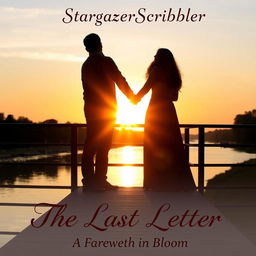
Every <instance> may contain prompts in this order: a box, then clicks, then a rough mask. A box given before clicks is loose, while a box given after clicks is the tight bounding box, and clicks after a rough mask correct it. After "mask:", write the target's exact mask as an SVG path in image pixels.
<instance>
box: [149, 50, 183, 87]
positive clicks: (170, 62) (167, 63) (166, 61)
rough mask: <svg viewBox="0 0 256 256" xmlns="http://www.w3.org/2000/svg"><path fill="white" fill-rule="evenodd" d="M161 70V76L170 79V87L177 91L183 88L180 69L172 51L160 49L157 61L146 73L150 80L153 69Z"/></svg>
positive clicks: (156, 57)
mask: <svg viewBox="0 0 256 256" xmlns="http://www.w3.org/2000/svg"><path fill="white" fill-rule="evenodd" d="M155 67H157V68H159V69H158V70H160V72H161V75H164V77H167V78H168V79H170V85H171V86H172V87H173V88H176V89H177V90H180V88H181V86H182V80H181V75H180V71H179V68H178V66H177V64H176V61H175V59H174V57H173V54H172V52H171V51H170V50H168V49H166V48H160V49H158V51H157V53H156V56H155V60H154V61H153V62H152V63H151V64H150V65H149V67H148V69H147V73H146V77H147V78H148V77H149V75H150V73H151V71H152V70H153V68H155Z"/></svg>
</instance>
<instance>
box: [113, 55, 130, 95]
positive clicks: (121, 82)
mask: <svg viewBox="0 0 256 256" xmlns="http://www.w3.org/2000/svg"><path fill="white" fill-rule="evenodd" d="M109 64H110V69H111V74H112V79H113V81H114V82H115V83H116V84H117V86H118V88H119V89H120V90H121V91H122V93H123V94H124V95H125V96H126V97H127V98H128V99H132V98H133V97H134V93H133V91H132V90H131V88H130V86H129V84H128V83H127V81H126V79H125V78H124V77H123V75H122V74H121V72H120V71H119V69H118V67H117V66H116V64H115V62H114V61H113V60H112V59H111V58H109Z"/></svg>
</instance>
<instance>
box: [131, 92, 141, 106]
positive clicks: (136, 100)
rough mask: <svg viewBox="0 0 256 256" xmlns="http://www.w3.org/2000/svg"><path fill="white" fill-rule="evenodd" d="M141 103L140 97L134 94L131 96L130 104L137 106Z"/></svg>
mask: <svg viewBox="0 0 256 256" xmlns="http://www.w3.org/2000/svg"><path fill="white" fill-rule="evenodd" d="M140 101H141V97H139V96H138V94H137V95H135V94H133V96H132V97H131V98H130V102H131V103H132V104H134V105H136V104H138V103H139V102H140Z"/></svg>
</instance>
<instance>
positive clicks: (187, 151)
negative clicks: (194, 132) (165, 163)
mask: <svg viewBox="0 0 256 256" xmlns="http://www.w3.org/2000/svg"><path fill="white" fill-rule="evenodd" d="M189 141H190V138H189V128H185V156H186V159H187V162H188V163H189Z"/></svg>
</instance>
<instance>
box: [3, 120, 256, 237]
mask: <svg viewBox="0 0 256 256" xmlns="http://www.w3.org/2000/svg"><path fill="white" fill-rule="evenodd" d="M1 126H4V127H6V128H8V127H10V128H14V127H15V126H17V127H45V128H47V127H59V128H60V127H66V128H69V130H70V142H69V143H17V142H13V143H10V142H8V143H3V142H0V147H1V146H7V145H8V146H69V147H70V153H71V161H70V163H51V162H48V163H47V162H43V163H40V162H37V163H33V165H53V166H70V167H71V175H70V177H71V180H70V186H48V185H10V184H3V185H0V188H36V189H71V190H72V191H74V190H76V189H77V188H78V184H77V178H78V175H77V172H78V166H80V165H81V164H78V159H77V157H78V147H79V146H82V144H79V143H78V129H79V128H85V127H86V124H0V127H1ZM116 126H117V127H122V125H116ZM133 127H141V128H143V127H144V125H133ZM180 128H184V129H185V133H184V142H185V143H184V147H185V152H186V157H187V159H188V160H189V154H190V148H191V147H197V148H198V163H190V166H191V167H197V168H198V185H197V189H198V191H199V192H200V193H203V192H204V190H205V189H206V188H207V189H256V186H246V187H230V186H228V187H224V186H223V187H210V186H207V187H205V185H204V180H205V167H226V166H228V167H230V166H256V164H244V163H238V164H234V163H225V164H224V163H205V148H206V147H234V148H235V147H256V145H251V144H250V145H247V144H229V143H225V144H223V143H218V144H209V143H206V141H205V129H208V128H244V129H252V128H254V129H256V125H253V124H252V125H250V124H248V125H224V124H181V125H180ZM191 129H197V130H198V143H190V130H191ZM122 145H123V146H124V144H118V145H117V144H115V146H122ZM129 145H130V144H129ZM133 145H136V146H142V144H133ZM26 164H29V165H31V162H30V163H26V162H18V163H16V162H0V165H3V166H4V165H26ZM109 166H114V167H121V166H135V167H142V166H143V164H139V163H133V164H119V163H110V164H109ZM33 205H34V204H28V203H0V206H33ZM1 234H2V235H15V234H17V232H8V231H2V232H1V231H0V235H1Z"/></svg>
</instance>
